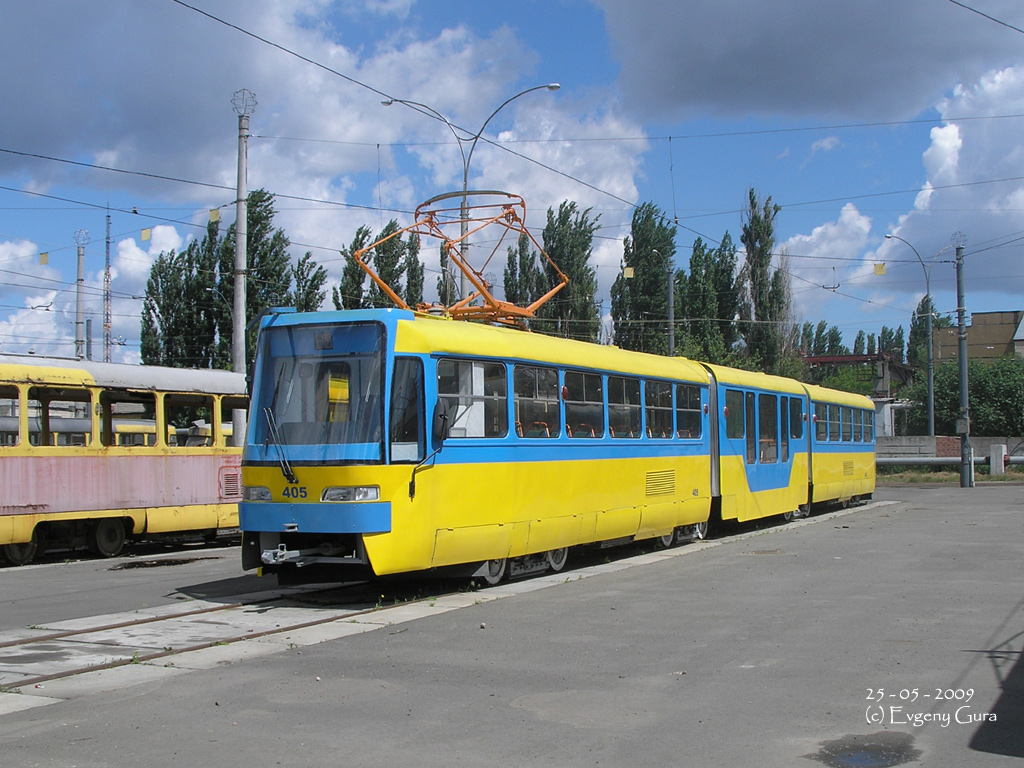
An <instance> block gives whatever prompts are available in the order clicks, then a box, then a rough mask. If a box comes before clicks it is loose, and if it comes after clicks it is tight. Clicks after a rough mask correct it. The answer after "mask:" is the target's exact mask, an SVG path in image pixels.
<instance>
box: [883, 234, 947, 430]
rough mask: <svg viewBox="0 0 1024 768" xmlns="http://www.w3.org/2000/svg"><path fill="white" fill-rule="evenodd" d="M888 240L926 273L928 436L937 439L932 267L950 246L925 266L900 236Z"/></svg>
mask: <svg viewBox="0 0 1024 768" xmlns="http://www.w3.org/2000/svg"><path fill="white" fill-rule="evenodd" d="M885 239H886V240H899V241H900V242H901V243H903V244H904V245H906V246H908V247H909V248H910V250H912V251H913V252H914V255H915V256H917V260H918V261H919V262H920V263H921V269H922V270H923V271H924V290H925V296H927V297H928V314H927V316H926V318H925V333H926V334H927V336H928V436H929V437H935V358H934V351H933V349H932V314H933V313H934V306H933V304H932V287H931V285H932V267H934V266H935V259H937V258H938V257H939V254H941V253H942V252H943V251H947V250H949V247H950V246H946V247H945V248H943V249H942V250H941V251H939V252H938V253H936V254H935V255H934V256H932V260H931V262H929V263H928V265H927V266H925V263H924V259H922V258H921V254H919V253H918V252H917V248H915V247H914V246H913V245H911V244H910V243H908V242H907V241H906V240H904V239H903V238H902V237H900V236H899V235H892V234H888V235H886V236H885Z"/></svg>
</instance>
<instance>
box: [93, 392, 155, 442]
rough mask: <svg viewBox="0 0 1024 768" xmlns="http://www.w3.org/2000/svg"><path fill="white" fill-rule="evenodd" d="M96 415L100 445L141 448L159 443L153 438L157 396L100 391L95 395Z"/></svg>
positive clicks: (152, 394)
mask: <svg viewBox="0 0 1024 768" xmlns="http://www.w3.org/2000/svg"><path fill="white" fill-rule="evenodd" d="M98 411H99V415H100V445H103V446H107V447H113V446H117V447H119V448H144V447H153V446H155V445H157V443H158V442H160V443H162V442H163V441H162V440H159V436H158V435H157V431H158V430H157V423H156V413H157V395H156V394H155V393H153V392H134V391H128V390H124V391H122V390H114V389H104V390H103V391H102V392H100V394H99V403H98ZM150 426H151V428H150ZM122 427H125V428H127V429H123V430H122Z"/></svg>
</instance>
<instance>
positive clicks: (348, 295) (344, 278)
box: [331, 226, 372, 309]
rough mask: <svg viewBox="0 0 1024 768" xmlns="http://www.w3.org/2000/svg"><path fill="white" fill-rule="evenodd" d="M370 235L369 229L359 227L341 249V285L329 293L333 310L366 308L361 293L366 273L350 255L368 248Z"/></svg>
mask: <svg viewBox="0 0 1024 768" xmlns="http://www.w3.org/2000/svg"><path fill="white" fill-rule="evenodd" d="M371 235H372V232H371V231H370V228H369V227H365V226H363V227H359V229H357V230H356V233H355V235H353V237H352V242H351V243H349V244H348V245H347V246H345V247H344V248H342V249H341V258H342V259H343V261H344V266H343V267H342V271H341V283H340V284H339V285H337V286H335V287H334V289H333V290H332V291H331V299H332V300H333V302H334V308H335V309H363V308H364V307H366V296H365V295H364V293H363V285H364V284H365V282H366V272H365V270H363V268H362V267H361V266H359V264H357V263H356V260H355V259H354V258H353V257H352V254H354V253H355V252H356V251H360V250H362V249H363V248H365V247H366V246H368V245H369V244H370V243H371V240H370V237H371Z"/></svg>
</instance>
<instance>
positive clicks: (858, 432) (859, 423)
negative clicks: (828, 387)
mask: <svg viewBox="0 0 1024 768" xmlns="http://www.w3.org/2000/svg"><path fill="white" fill-rule="evenodd" d="M863 418H864V411H862V410H861V409H860V408H854V409H853V442H855V443H860V442H863V441H864V423H863Z"/></svg>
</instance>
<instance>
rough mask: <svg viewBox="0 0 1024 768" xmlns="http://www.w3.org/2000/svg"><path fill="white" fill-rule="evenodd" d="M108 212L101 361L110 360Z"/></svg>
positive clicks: (108, 216)
mask: <svg viewBox="0 0 1024 768" xmlns="http://www.w3.org/2000/svg"><path fill="white" fill-rule="evenodd" d="M111 324H112V321H111V313H110V214H109V213H108V214H107V258H106V266H105V269H104V270H103V362H104V363H109V362H110V345H111V339H110V327H111Z"/></svg>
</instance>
